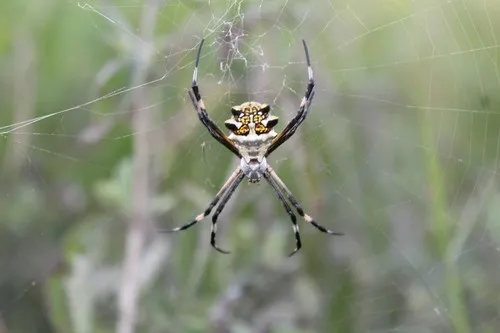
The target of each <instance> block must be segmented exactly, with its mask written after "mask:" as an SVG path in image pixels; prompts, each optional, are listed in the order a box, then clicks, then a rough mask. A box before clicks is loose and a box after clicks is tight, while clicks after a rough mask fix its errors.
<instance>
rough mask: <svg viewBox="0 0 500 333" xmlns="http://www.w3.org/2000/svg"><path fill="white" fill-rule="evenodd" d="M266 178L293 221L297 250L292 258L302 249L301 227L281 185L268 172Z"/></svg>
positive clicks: (265, 174) (293, 252) (291, 254)
mask: <svg viewBox="0 0 500 333" xmlns="http://www.w3.org/2000/svg"><path fill="white" fill-rule="evenodd" d="M264 178H266V180H267V181H268V182H269V184H271V186H272V187H273V189H274V191H275V192H276V194H277V195H278V198H279V199H280V201H281V203H282V204H283V207H284V208H285V210H286V212H287V213H288V215H289V216H290V219H291V220H292V223H293V233H294V235H295V249H294V250H293V251H292V252H291V253H290V254H289V255H288V256H289V257H291V256H293V255H294V254H295V253H296V252H297V251H298V250H299V249H300V248H301V247H302V242H301V241H300V233H299V225H298V224H297V217H296V216H295V214H294V213H293V211H292V208H290V205H288V203H287V202H286V199H285V196H284V195H283V193H281V190H280V188H279V185H278V184H276V183H275V181H274V180H273V178H272V176H271V175H270V174H269V173H268V172H264Z"/></svg>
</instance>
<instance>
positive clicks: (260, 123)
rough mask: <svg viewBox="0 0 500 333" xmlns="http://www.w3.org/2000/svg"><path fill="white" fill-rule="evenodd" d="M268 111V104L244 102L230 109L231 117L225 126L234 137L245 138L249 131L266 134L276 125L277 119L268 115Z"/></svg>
mask: <svg viewBox="0 0 500 333" xmlns="http://www.w3.org/2000/svg"><path fill="white" fill-rule="evenodd" d="M270 110H271V108H270V106H269V105H268V104H261V103H258V102H245V103H243V104H241V105H237V106H233V107H232V108H231V113H232V114H233V117H232V118H231V119H228V120H226V122H225V125H226V127H227V128H228V129H229V130H230V131H231V132H233V133H234V134H235V135H243V136H246V135H249V134H250V132H251V131H254V132H255V134H257V135H261V134H266V133H269V132H270V131H271V130H272V128H273V127H274V126H275V125H276V124H277V123H278V117H276V116H272V115H270V114H269V112H270Z"/></svg>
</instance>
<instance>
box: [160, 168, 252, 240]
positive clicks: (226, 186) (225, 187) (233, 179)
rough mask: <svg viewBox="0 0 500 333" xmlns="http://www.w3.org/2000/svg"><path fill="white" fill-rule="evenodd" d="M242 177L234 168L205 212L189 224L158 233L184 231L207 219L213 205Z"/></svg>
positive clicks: (240, 172) (238, 169)
mask: <svg viewBox="0 0 500 333" xmlns="http://www.w3.org/2000/svg"><path fill="white" fill-rule="evenodd" d="M243 175H244V174H243V171H241V169H240V168H239V167H238V168H236V170H235V171H234V172H233V173H232V174H231V176H229V178H228V180H227V181H226V182H225V183H224V185H222V187H221V189H220V190H219V192H217V194H216V195H215V198H214V199H213V200H212V202H210V204H209V205H208V207H207V208H206V209H205V211H204V212H203V213H201V214H199V215H198V216H196V217H195V218H194V219H193V220H192V221H191V222H189V223H186V224H184V225H182V226H180V227H176V228H173V229H159V230H158V232H161V233H171V232H177V231H182V230H186V229H188V228H190V227H192V226H193V225H195V224H196V223H198V222H200V221H201V220H203V219H204V218H205V217H207V215H209V214H210V212H212V209H213V208H214V207H215V205H217V203H218V202H219V200H220V199H221V197H222V196H223V194H224V193H226V192H227V191H228V189H229V188H230V187H231V186H232V185H233V184H234V183H235V182H236V181H237V180H238V177H241V176H243Z"/></svg>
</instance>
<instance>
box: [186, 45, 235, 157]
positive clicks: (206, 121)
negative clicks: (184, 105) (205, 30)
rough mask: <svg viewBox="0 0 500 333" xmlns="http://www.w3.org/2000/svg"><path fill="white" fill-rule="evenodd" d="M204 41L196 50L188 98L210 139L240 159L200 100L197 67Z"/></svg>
mask: <svg viewBox="0 0 500 333" xmlns="http://www.w3.org/2000/svg"><path fill="white" fill-rule="evenodd" d="M203 42H204V39H202V40H201V43H200V46H199V48H198V53H197V55H196V62H195V67H194V71H193V82H192V84H191V89H190V90H189V91H188V93H189V98H190V99H191V102H192V103H193V106H194V109H195V110H196V113H197V114H198V118H200V121H201V123H202V124H203V125H204V126H205V127H206V128H207V130H208V131H209V132H210V134H211V135H212V137H214V138H215V140H217V141H218V142H219V143H221V144H222V145H224V146H225V147H226V148H227V149H229V150H230V151H232V152H233V153H234V154H235V155H236V156H238V157H241V154H240V152H239V151H238V148H236V146H235V145H234V144H233V143H232V142H231V140H229V139H228V137H227V136H226V135H225V134H224V133H223V132H222V131H221V130H220V128H219V127H218V126H217V125H216V124H215V123H214V122H213V120H212V119H210V117H209V116H208V113H207V110H206V109H205V103H203V99H202V98H201V94H200V88H199V87H198V65H199V63H200V55H201V48H202V46H203Z"/></svg>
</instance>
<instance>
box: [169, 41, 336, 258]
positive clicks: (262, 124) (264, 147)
mask: <svg viewBox="0 0 500 333" xmlns="http://www.w3.org/2000/svg"><path fill="white" fill-rule="evenodd" d="M203 42H204V40H203V39H202V40H201V42H200V46H199V47H198V53H197V55H196V62H195V67H194V71H193V81H192V84H191V89H190V90H189V91H188V93H189V97H190V98H191V101H192V103H193V106H194V109H195V110H196V113H197V114H198V117H199V118H200V121H201V122H202V124H203V125H204V126H205V127H206V128H207V130H208V131H209V132H210V134H211V135H212V136H213V137H214V138H215V140H217V141H218V142H219V143H221V144H222V145H224V146H225V147H226V148H227V149H229V150H230V151H231V152H233V154H235V155H236V156H237V157H238V158H239V159H240V165H239V166H238V167H237V168H236V170H235V171H234V172H233V173H232V174H231V176H230V177H229V179H228V180H227V181H226V182H225V183H224V185H223V186H222V187H221V189H220V190H219V192H217V194H216V195H215V197H214V199H213V200H212V202H210V204H209V205H208V207H207V208H206V209H205V211H204V212H202V213H201V214H199V215H198V216H196V217H195V218H194V219H193V220H192V221H191V222H189V223H187V224H185V225H183V226H180V227H177V228H174V229H169V230H160V232H177V231H182V230H186V229H188V228H190V227H192V226H193V225H195V224H196V223H198V222H200V221H201V220H203V219H204V218H205V217H207V216H208V215H210V213H211V212H212V210H213V209H214V207H215V206H216V205H217V204H218V203H219V206H218V207H217V209H216V210H215V213H214V214H213V216H212V228H211V236H210V244H211V245H212V246H213V247H214V248H215V249H216V250H217V251H219V252H221V253H226V254H227V253H229V251H226V250H224V249H221V248H220V247H218V246H217V243H216V241H215V238H216V233H217V218H218V217H219V214H220V213H221V212H222V210H223V209H224V206H225V205H226V203H227V202H228V201H229V199H230V198H231V195H232V194H233V193H234V191H235V190H236V188H237V187H238V185H239V184H240V183H241V181H242V180H243V179H244V178H245V177H247V178H248V180H249V182H250V183H258V182H259V181H260V180H261V178H262V177H264V179H265V180H266V181H267V182H268V183H269V184H270V185H271V187H272V188H273V189H274V191H275V192H276V195H277V196H278V198H279V200H280V201H281V203H282V204H283V207H284V208H285V210H286V212H287V213H288V215H289V216H290V219H291V221H292V225H293V232H294V235H295V249H294V250H293V251H292V252H291V253H290V254H289V256H292V255H294V254H295V253H296V252H297V251H298V250H299V249H300V248H301V247H302V242H301V240H300V234H299V226H298V224H297V217H296V216H295V214H294V213H293V211H292V209H291V207H290V204H292V206H293V207H295V209H296V210H297V212H298V213H299V215H300V216H301V217H302V218H303V219H304V220H305V221H306V222H308V223H310V224H312V225H313V226H314V227H315V228H317V229H318V230H320V231H321V232H324V233H327V234H330V235H337V236H340V235H343V233H340V232H334V231H331V230H328V229H326V228H325V227H323V226H322V225H320V224H318V223H317V222H316V221H315V220H314V218H312V217H311V216H310V215H308V214H307V213H305V212H304V210H303V209H302V206H301V205H300V204H299V202H298V201H297V199H295V197H294V196H293V195H292V192H290V190H289V189H288V187H287V186H286V185H285V183H284V182H283V181H282V180H281V179H280V178H279V177H278V175H277V174H276V172H275V171H274V170H273V169H272V168H271V167H270V166H269V165H268V164H267V157H268V156H269V155H270V154H271V153H272V152H273V151H274V150H275V149H276V148H278V147H279V146H281V145H282V144H283V143H284V142H286V141H287V140H288V139H289V138H290V137H291V136H292V135H293V134H294V133H295V131H296V130H297V128H298V127H299V126H300V124H301V123H302V122H303V121H304V119H305V118H306V116H307V112H308V111H309V108H310V106H311V102H312V100H313V97H314V78H313V70H312V68H311V61H310V59H309V51H308V49H307V45H306V42H305V41H304V40H302V44H303V45H304V53H305V56H306V62H307V73H308V78H309V82H308V84H307V88H306V92H305V95H304V97H303V98H302V101H301V103H300V106H299V110H298V112H297V114H296V115H295V117H294V118H293V119H292V120H291V121H290V122H289V123H288V125H286V127H285V128H284V129H283V130H282V131H281V132H280V133H276V132H275V131H274V130H273V127H274V126H275V125H276V124H277V123H278V117H276V116H273V115H271V114H270V110H271V108H270V106H269V105H268V104H261V103H258V102H244V103H243V104H241V105H238V106H233V107H232V108H231V113H232V118H230V119H229V120H226V121H225V123H224V124H225V125H226V127H227V128H228V129H229V130H230V131H231V133H230V134H229V136H226V135H225V134H224V133H223V132H222V131H221V130H220V129H219V127H218V126H217V125H216V124H215V123H214V122H213V120H212V119H210V117H209V116H208V113H207V110H206V109H205V104H204V103H203V100H202V98H201V94H200V89H199V87H198V64H199V62H200V54H201V48H202V46H203ZM287 199H288V202H287ZM289 203H290V204H289Z"/></svg>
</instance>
